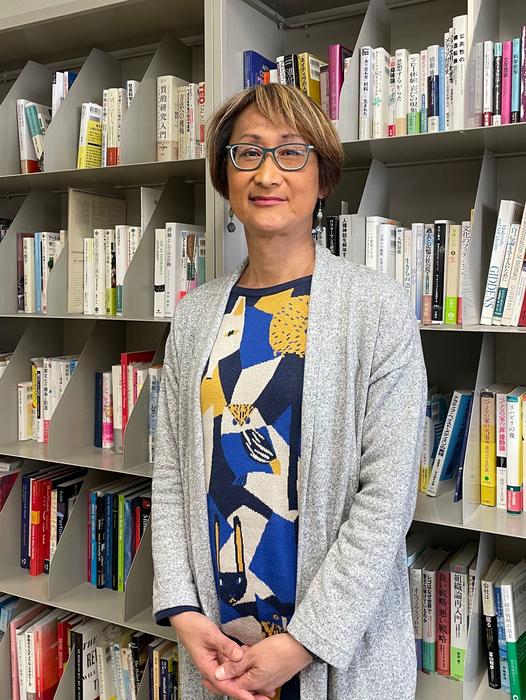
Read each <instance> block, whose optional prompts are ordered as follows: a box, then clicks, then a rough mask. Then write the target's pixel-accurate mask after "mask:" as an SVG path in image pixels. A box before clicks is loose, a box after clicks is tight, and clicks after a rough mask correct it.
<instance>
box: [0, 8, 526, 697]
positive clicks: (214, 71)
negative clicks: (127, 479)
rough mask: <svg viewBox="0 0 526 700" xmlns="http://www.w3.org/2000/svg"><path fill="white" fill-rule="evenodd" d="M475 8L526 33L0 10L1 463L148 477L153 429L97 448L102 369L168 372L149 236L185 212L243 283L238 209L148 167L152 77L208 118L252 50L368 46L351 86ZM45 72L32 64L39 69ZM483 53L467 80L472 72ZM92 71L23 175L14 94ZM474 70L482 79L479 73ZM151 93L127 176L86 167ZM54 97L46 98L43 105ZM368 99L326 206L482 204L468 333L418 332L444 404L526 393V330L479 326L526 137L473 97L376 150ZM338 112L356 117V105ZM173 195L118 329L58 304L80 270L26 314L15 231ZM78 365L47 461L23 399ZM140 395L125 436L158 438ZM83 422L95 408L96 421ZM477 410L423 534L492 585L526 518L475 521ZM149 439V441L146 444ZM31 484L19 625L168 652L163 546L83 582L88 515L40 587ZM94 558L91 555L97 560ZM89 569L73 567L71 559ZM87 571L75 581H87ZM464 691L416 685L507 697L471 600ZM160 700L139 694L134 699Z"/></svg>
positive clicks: (415, 20)
mask: <svg viewBox="0 0 526 700" xmlns="http://www.w3.org/2000/svg"><path fill="white" fill-rule="evenodd" d="M466 12H469V17H470V25H471V26H472V27H473V36H474V42H476V41H480V40H482V39H485V38H491V39H494V40H497V39H505V38H511V37H512V36H515V35H517V33H518V31H519V27H520V26H521V25H522V24H525V23H526V9H525V8H524V2H523V0H420V2H418V1H415V0H369V1H367V0H366V1H365V2H353V1H351V0H202V1H200V0H198V1H197V2H195V3H189V2H186V3H185V2H182V0H174V1H173V2H171V3H166V0H133V1H132V0H67V1H66V0H26V2H25V3H19V2H16V1H15V0H4V2H2V3H0V45H1V46H2V56H1V59H0V70H2V72H3V75H4V77H5V80H4V82H3V84H2V86H1V87H0V216H10V217H11V218H14V222H13V225H12V227H11V229H10V231H9V232H8V234H7V236H6V238H5V239H4V241H3V242H2V244H1V245H0V280H1V283H0V284H1V286H0V289H1V292H2V293H1V294H0V318H1V320H0V347H2V348H6V349H7V348H8V349H10V350H12V351H14V357H13V361H12V362H11V364H10V365H9V367H8V369H7V371H6V372H5V374H4V375H3V377H2V379H1V380H0V453H2V454H8V455H14V456H19V457H23V458H24V459H25V465H24V469H25V470H29V469H30V468H31V466H34V465H37V464H39V463H40V461H42V460H50V461H51V460H52V461H54V462H58V463H64V464H72V465H79V466H85V467H89V472H88V478H87V481H86V484H85V486H84V490H86V489H87V488H89V487H90V486H91V485H92V484H99V483H103V482H104V481H107V480H110V479H111V478H114V477H115V475H117V474H123V475H133V476H136V475H142V476H147V477H149V476H151V465H150V464H149V463H148V462H147V450H146V444H145V441H144V439H143V438H141V437H140V436H141V435H142V430H133V431H129V433H128V435H127V436H126V438H125V444H124V454H122V455H116V454H113V453H109V452H107V451H103V450H100V449H97V448H94V447H92V439H91V435H92V422H93V400H94V397H93V381H92V380H93V376H92V375H93V371H94V369H96V368H97V369H98V368H99V365H100V364H107V363H109V362H111V361H114V360H115V359H116V358H117V357H118V354H119V353H120V352H121V351H122V350H125V349H138V348H145V347H154V348H157V355H156V359H161V358H162V353H163V347H164V340H165V336H166V331H167V328H168V322H167V321H166V320H163V319H154V318H153V315H152V309H151V287H152V269H151V264H150V263H151V259H152V248H153V230H154V228H155V226H156V225H159V223H160V222H163V221H166V220H168V219H169V218H172V217H177V216H181V217H182V216H184V217H185V218H187V220H190V219H191V220H193V221H194V222H195V223H198V224H203V225H206V230H207V276H208V278H212V277H214V276H215V275H220V274H223V272H225V271H228V270H230V269H232V267H233V266H234V265H236V264H237V262H238V261H239V260H240V259H241V258H242V257H243V256H244V254H245V251H246V248H245V245H244V240H243V235H242V226H241V224H239V222H238V225H237V227H236V231H235V233H234V234H230V233H228V232H227V231H226V227H225V223H226V211H227V206H226V205H225V203H224V202H223V201H222V200H221V198H220V197H219V196H218V195H216V194H215V193H214V191H213V190H212V187H211V184H210V180H209V177H208V174H207V171H206V165H205V161H204V160H203V159H202V160H196V161H176V162H170V163H157V162H155V161H154V157H155V155H154V148H153V145H154V133H153V132H152V124H153V120H154V110H153V111H152V109H151V108H152V95H153V94H154V84H155V76H156V75H157V74H160V73H173V74H175V75H177V76H179V77H181V78H185V79H192V80H194V81H199V80H203V79H204V80H205V81H206V91H207V113H208V114H210V113H211V111H212V109H213V108H214V107H215V106H216V105H218V104H219V103H220V102H221V101H222V100H223V99H224V98H226V97H227V96H229V95H231V94H233V93H234V92H236V91H238V90H240V89H241V88H242V75H243V62H242V53H243V51H244V50H245V49H253V50H256V51H259V52H260V53H262V54H263V55H265V56H268V57H269V58H273V57H275V56H277V55H280V54H283V53H293V52H298V51H302V50H310V51H313V52H314V53H318V54H320V55H321V56H323V55H326V48H327V46H328V44H330V43H335V42H341V43H343V44H345V45H348V46H350V47H352V48H354V50H355V54H354V57H353V59H352V71H353V75H354V76H355V78H356V77H357V75H358V72H357V71H358V67H359V66H358V51H357V49H359V48H360V46H363V45H367V44H371V45H373V46H378V45H383V46H385V47H386V48H387V49H389V50H390V51H394V50H395V49H396V48H399V47H402V46H403V47H407V48H409V49H410V50H419V49H420V48H423V47H425V46H427V45H429V44H432V43H442V40H443V32H444V31H446V30H447V29H448V28H449V26H450V23H451V19H452V17H453V16H455V15H459V14H464V13H466ZM28 58H31V61H30V62H28V61H27V59H28ZM473 60H474V56H473V53H472V55H471V57H470V63H469V70H473ZM66 68H68V69H77V70H79V69H80V72H79V77H78V82H77V83H75V84H74V87H73V88H72V91H71V93H70V95H69V96H68V99H67V100H66V102H65V103H64V105H63V106H62V107H61V110H60V111H59V113H58V115H57V118H56V121H54V122H53V124H52V126H51V127H50V132H49V139H48V141H47V143H48V146H49V151H50V154H49V157H47V160H46V163H47V166H48V169H47V170H46V172H43V173H36V174H31V175H22V174H19V172H18V144H17V141H16V121H15V119H14V113H15V111H14V105H15V101H16V99H17V98H18V97H29V98H33V99H35V100H38V101H40V102H46V101H49V99H50V76H51V73H52V71H53V70H54V69H66ZM469 70H468V75H469ZM128 78H134V79H137V80H141V81H142V83H141V87H140V89H139V91H138V93H137V97H136V100H137V101H136V102H134V103H133V106H132V108H131V109H130V111H129V112H128V114H127V116H126V119H125V122H124V125H123V139H124V141H123V164H122V165H120V166H117V167H112V168H97V169H93V170H76V169H75V158H74V156H75V153H76V134H77V131H78V108H79V105H80V103H81V102H82V101H83V100H85V99H94V97H95V96H96V95H97V94H99V93H100V91H101V90H102V88H103V87H104V86H106V85H110V84H112V83H113V82H117V83H120V82H121V80H125V79H128ZM47 91H49V95H48V92H47ZM356 96H357V90H354V92H353V93H352V94H351V95H349V96H348V97H346V98H345V105H344V106H343V107H342V117H341V120H340V134H341V136H342V140H343V142H344V149H345V152H346V155H347V162H346V164H345V169H344V174H343V179H342V183H341V186H340V187H339V189H338V191H337V193H336V194H335V196H334V197H333V198H332V199H331V200H330V201H329V202H328V203H327V207H326V213H328V214H336V213H338V211H339V202H340V200H342V199H345V200H347V201H349V203H350V211H351V212H358V213H360V214H361V215H368V214H384V215H391V216H393V217H395V218H399V219H401V220H403V221H404V222H406V223H408V222H410V221H416V220H419V219H420V220H429V219H434V218H438V217H440V218H451V219H457V220H463V219H466V218H468V217H469V212H470V209H471V208H472V207H474V210H475V212H474V229H473V236H472V244H471V246H470V251H469V258H468V270H469V274H470V278H471V283H472V288H473V295H472V301H471V304H470V306H469V307H468V308H466V309H465V319H466V325H465V326H464V327H459V326H451V327H445V326H444V327H443V326H430V327H422V328H421V331H422V332H421V337H422V343H423V347H424V353H425V357H426V364H427V368H428V375H429V381H430V383H433V384H439V385H440V386H441V388H442V389H443V390H452V389H453V388H455V387H459V386H467V387H471V388H473V389H474V390H475V396H477V394H478V392H479V391H480V389H481V388H482V387H483V386H484V385H487V384H490V383H492V382H493V381H495V380H500V381H510V382H516V383H517V384H519V383H526V369H525V366H524V361H523V358H524V356H525V342H526V341H525V339H524V337H523V336H524V333H525V332H526V329H517V328H499V327H489V328H488V327H483V326H480V325H479V324H478V318H479V316H480V300H481V294H482V290H483V285H484V283H485V271H486V269H487V264H488V259H489V251H490V247H491V241H492V237H493V231H494V225H495V219H496V213H497V207H498V202H499V200H500V199H501V198H509V199H517V200H519V201H524V199H525V193H526V167H525V166H526V125H525V124H513V125H509V126H503V127H493V128H480V127H472V126H470V120H471V118H472V116H473V113H474V111H475V107H476V106H475V105H473V104H471V99H472V96H471V93H470V92H469V91H467V98H466V113H467V115H468V116H467V119H466V128H465V129H463V130H462V131H456V132H448V133H438V134H421V135H417V136H405V137H399V138H391V139H387V138H386V139H377V140H371V141H358V140H357V106H356ZM342 104H343V103H342ZM144 185H155V186H159V185H161V186H163V187H164V193H163V196H162V197H161V200H160V201H159V204H158V206H157V209H156V210H155V212H154V215H153V217H152V220H151V222H150V225H149V227H148V229H147V231H146V232H145V237H144V238H143V241H142V242H141V246H140V247H139V250H138V253H137V256H136V258H134V261H133V263H132V265H131V266H130V268H129V271H128V275H127V279H126V281H125V289H124V315H123V317H119V318H105V317H97V318H94V317H84V316H78V315H74V314H68V313H67V306H66V307H65V308H64V303H63V300H64V295H65V294H66V289H67V266H65V264H64V261H63V262H62V266H57V269H56V270H54V273H53V279H52V281H50V285H51V286H50V290H51V291H50V309H49V313H48V314H47V315H45V316H40V315H38V316H37V315H36V314H35V315H22V314H17V312H16V276H15V271H16V265H15V264H14V260H16V233H17V232H19V231H31V230H37V229H39V228H40V229H42V228H48V229H49V230H55V229H57V228H66V222H67V191H68V188H69V187H74V188H78V189H85V190H90V191H99V192H104V193H108V192H109V193H112V192H114V193H117V192H120V193H121V195H123V196H125V197H126V200H127V206H128V209H127V211H128V214H127V216H128V221H127V223H133V217H135V216H136V212H137V201H138V188H139V187H140V186H144ZM70 352H78V353H80V354H81V360H80V362H79V366H78V368H77V372H76V373H75V375H74V377H73V379H72V381H71V382H70V384H69V385H68V389H67V391H66V393H65V394H64V396H63V397H62V400H61V402H60V404H59V406H58V408H57V411H56V413H55V415H54V416H53V420H52V425H51V428H50V441H49V443H48V444H47V445H42V444H37V443H33V442H32V441H28V442H19V441H18V440H17V439H16V436H17V433H16V411H15V406H16V383H17V381H20V380H21V379H27V378H28V376H27V371H28V366H29V365H28V360H29V358H30V357H33V356H35V355H38V354H46V353H48V354H59V353H70ZM147 398H148V397H147V394H146V393H144V392H143V394H142V395H141V398H140V400H139V403H138V404H137V407H136V411H134V412H133V414H132V418H131V419H130V420H131V422H130V424H131V426H132V427H134V424H135V427H139V426H143V425H144V421H145V419H146V410H147ZM79 407H82V408H83V409H84V408H85V415H84V414H83V413H81V412H80V410H79ZM478 421H479V414H478V408H477V404H475V409H474V411H473V416H472V419H471V425H470V431H469V442H468V450H467V457H466V465H465V470H464V483H463V487H464V498H463V500H462V501H460V502H459V503H453V500H452V496H451V494H445V495H443V496H441V497H439V498H436V499H432V498H429V497H427V496H424V495H423V494H419V497H418V502H417V507H416V512H415V518H414V524H413V527H414V528H416V529H424V530H428V531H430V532H431V533H433V536H434V537H435V538H436V541H437V542H443V543H444V544H445V545H446V546H447V545H448V543H449V544H450V545H451V546H453V545H454V544H458V542H459V541H460V542H461V541H463V540H465V539H473V538H475V539H477V540H478V542H479V567H478V572H477V573H478V577H479V579H480V575H481V574H482V573H483V570H484V566H485V565H486V564H487V562H488V561H490V559H491V557H492V556H494V555H495V553H496V554H498V555H500V556H503V557H508V558H509V559H510V560H518V559H519V558H521V557H522V556H525V555H526V544H525V542H524V540H525V538H526V516H525V515H524V514H523V515H521V516H519V517H513V516H508V515H507V514H506V513H504V512H502V511H498V510H497V509H495V508H487V507H484V506H481V505H480V499H479V496H478V493H479V490H480V483H479V467H478V464H479V432H480V431H479V427H478ZM138 436H139V437H138ZM19 503H20V482H18V483H17V484H16V486H15V487H14V489H13V491H12V493H11V494H10V496H9V499H8V501H7V503H6V505H5V507H4V509H3V510H2V512H1V514H0V531H2V532H5V531H8V532H9V533H10V537H9V538H8V539H7V538H4V539H3V540H2V542H0V591H5V592H8V593H12V594H16V595H18V596H20V602H19V604H18V605H19V610H23V609H24V608H25V607H27V605H29V601H39V602H43V603H49V604H51V605H56V606H59V607H62V608H64V609H66V610H72V611H75V612H81V613H85V614H88V615H92V616H94V617H98V618H100V619H104V620H108V621H111V622H114V623H119V624H126V625H128V626H130V627H132V628H134V629H138V630H143V631H148V632H152V633H155V634H157V635H160V636H165V637H167V638H171V639H174V638H175V635H174V633H173V632H172V631H171V630H170V629H167V628H161V627H158V626H156V625H155V623H154V622H153V619H152V615H151V604H150V591H151V580H152V571H151V544H150V535H149V530H148V531H147V532H146V534H145V537H144V541H143V542H141V547H140V549H139V553H138V555H137V558H136V559H135V561H134V564H133V566H132V569H131V572H130V575H129V578H128V581H127V584H126V590H125V591H124V593H118V594H117V592H115V591H109V590H102V591H97V590H96V589H94V588H93V587H92V586H90V585H89V584H88V583H86V582H85V581H84V580H83V578H82V576H81V573H80V572H81V571H82V570H83V568H82V564H83V561H84V559H83V557H84V556H85V553H84V552H83V551H82V548H80V549H79V548H78V547H77V542H78V541H81V542H83V543H84V544H85V538H84V537H83V528H84V523H85V513H83V510H82V508H83V506H82V503H81V502H80V501H79V502H78V504H77V505H76V507H75V510H74V513H73V515H72V518H71V520H70V521H69V522H68V526H67V528H66V530H65V533H64V537H63V539H62V540H61V543H60V545H59V547H58V549H57V553H56V556H55V558H54V559H53V563H52V566H51V571H50V574H49V575H48V576H44V575H41V576H39V577H30V576H29V575H28V572H27V571H25V570H22V569H21V568H20V567H19V566H18V556H19V555H18V550H17V547H18V538H19V528H20V512H19V508H20V506H19ZM84 544H83V545H82V546H84ZM72 561H74V562H76V563H78V564H79V566H80V568H79V567H77V568H76V569H74V568H73V567H72V566H71V562H72ZM77 569H78V570H77ZM474 606H475V607H474V613H475V614H474V616H473V618H472V620H473V622H472V624H471V627H470V635H469V640H468V650H467V655H466V678H465V681H464V682H463V683H459V682H456V681H452V680H449V679H445V678H442V677H440V676H438V675H429V676H428V675H424V674H420V678H419V682H418V690H417V698H418V700H435V699H437V700H438V699H440V700H442V698H446V697H447V698H451V699H452V700H497V698H499V697H502V695H500V694H499V693H498V691H493V690H491V689H489V688H488V686H487V677H486V671H485V658H484V653H483V649H482V645H481V636H480V630H479V615H478V613H479V609H480V600H479V596H477V597H476V600H475V603H474ZM9 675H10V673H9V639H8V636H7V635H6V637H4V639H3V640H2V641H1V642H0V697H2V698H4V697H6V698H7V697H9ZM72 688H73V669H72V665H71V664H70V665H68V667H67V668H66V672H65V674H64V676H63V678H62V680H61V683H60V686H59V688H58V690H57V693H56V695H55V698H56V699H57V700H61V699H62V698H64V699H65V698H68V699H69V698H71V697H72ZM146 696H147V687H146V684H145V683H143V686H142V688H141V691H140V694H139V698H141V699H142V698H145V697H146Z"/></svg>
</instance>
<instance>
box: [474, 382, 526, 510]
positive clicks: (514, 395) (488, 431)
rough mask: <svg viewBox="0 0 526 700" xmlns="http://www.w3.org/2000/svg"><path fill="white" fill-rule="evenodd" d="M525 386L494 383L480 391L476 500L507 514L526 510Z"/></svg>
mask: <svg viewBox="0 0 526 700" xmlns="http://www.w3.org/2000/svg"><path fill="white" fill-rule="evenodd" d="M525 438H526V386H516V385H514V384H505V383H496V384H492V385H491V386H488V387H485V388H483V389H482V390H481V392H480V502H481V504H482V505H484V506H491V507H497V508H500V509H502V510H506V511H507V512H508V513H511V514H520V513H522V512H523V511H524V510H526V502H525V499H524V489H525V484H524V470H523V461H524V445H526V441H525Z"/></svg>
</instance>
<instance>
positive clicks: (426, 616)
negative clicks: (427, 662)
mask: <svg viewBox="0 0 526 700" xmlns="http://www.w3.org/2000/svg"><path fill="white" fill-rule="evenodd" d="M448 555H449V552H448V551H447V550H445V549H435V550H433V553H432V555H431V557H430V558H429V560H428V562H427V563H426V564H425V565H424V571H423V576H422V590H423V602H422V623H423V628H422V641H423V642H424V644H427V645H431V648H432V649H434V648H436V634H437V598H438V591H437V585H436V584H437V571H438V570H439V569H440V567H441V565H442V563H443V562H444V560H445V559H446V558H447V557H448ZM431 655H432V657H433V658H436V654H431Z"/></svg>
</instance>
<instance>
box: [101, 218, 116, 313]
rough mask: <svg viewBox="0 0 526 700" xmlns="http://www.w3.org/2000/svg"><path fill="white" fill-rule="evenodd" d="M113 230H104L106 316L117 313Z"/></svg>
mask: <svg viewBox="0 0 526 700" xmlns="http://www.w3.org/2000/svg"><path fill="white" fill-rule="evenodd" d="M115 267H116V261H115V229H105V230H104V308H105V311H106V316H115V315H116V313H117V306H116V302H117V293H116V292H117V289H116V269H115Z"/></svg>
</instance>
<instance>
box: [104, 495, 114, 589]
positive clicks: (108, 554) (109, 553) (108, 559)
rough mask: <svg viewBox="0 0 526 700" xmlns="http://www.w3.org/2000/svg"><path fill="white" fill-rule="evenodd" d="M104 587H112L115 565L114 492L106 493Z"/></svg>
mask: <svg viewBox="0 0 526 700" xmlns="http://www.w3.org/2000/svg"><path fill="white" fill-rule="evenodd" d="M104 540H105V542H106V548H105V550H104V588H110V589H111V588H112V583H111V572H112V565H113V494H112V493H106V494H104Z"/></svg>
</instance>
